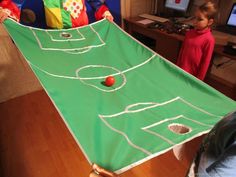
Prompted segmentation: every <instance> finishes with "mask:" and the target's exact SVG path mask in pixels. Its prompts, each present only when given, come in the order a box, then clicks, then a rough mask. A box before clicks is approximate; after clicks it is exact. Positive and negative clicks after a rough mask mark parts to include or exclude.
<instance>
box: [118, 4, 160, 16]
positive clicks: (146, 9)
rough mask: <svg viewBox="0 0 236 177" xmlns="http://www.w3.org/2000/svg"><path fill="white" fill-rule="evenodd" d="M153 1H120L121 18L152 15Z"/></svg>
mask: <svg viewBox="0 0 236 177" xmlns="http://www.w3.org/2000/svg"><path fill="white" fill-rule="evenodd" d="M154 3H155V0H121V14H122V18H126V17H135V16H138V15H139V14H143V13H152V12H153V9H152V8H153V7H154Z"/></svg>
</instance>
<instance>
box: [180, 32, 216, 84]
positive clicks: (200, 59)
mask: <svg viewBox="0 0 236 177" xmlns="http://www.w3.org/2000/svg"><path fill="white" fill-rule="evenodd" d="M214 45H215V39H214V37H213V36H212V34H211V29H205V30H202V31H199V30H195V29H193V30H190V31H189V32H187V33H186V36H185V40H184V42H183V45H182V48H181V50H180V54H179V57H178V60H177V65H178V66H179V67H181V68H182V69H183V70H185V71H186V72H188V73H190V74H192V75H194V76H195V77H197V78H198V79H200V80H204V78H205V76H206V73H207V70H208V67H209V65H210V61H211V57H212V53H213V50H214Z"/></svg>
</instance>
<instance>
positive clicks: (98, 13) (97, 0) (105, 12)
mask: <svg viewBox="0 0 236 177" xmlns="http://www.w3.org/2000/svg"><path fill="white" fill-rule="evenodd" d="M87 2H88V3H89V4H90V5H91V7H92V8H93V9H94V10H95V18H96V20H101V19H103V18H106V19H108V20H109V21H113V16H112V15H111V13H110V11H109V9H108V7H107V6H106V5H105V4H104V1H102V0H87Z"/></svg>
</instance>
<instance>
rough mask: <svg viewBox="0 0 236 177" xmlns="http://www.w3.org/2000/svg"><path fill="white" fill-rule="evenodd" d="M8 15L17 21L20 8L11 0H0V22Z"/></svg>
mask: <svg viewBox="0 0 236 177" xmlns="http://www.w3.org/2000/svg"><path fill="white" fill-rule="evenodd" d="M8 17H10V18H12V19H14V20H16V21H19V20H20V9H18V7H17V5H16V4H15V3H13V2H12V1H11V0H0V23H2V22H3V21H4V20H5V19H6V18H8Z"/></svg>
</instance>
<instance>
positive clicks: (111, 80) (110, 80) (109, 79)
mask: <svg viewBox="0 0 236 177" xmlns="http://www.w3.org/2000/svg"><path fill="white" fill-rule="evenodd" d="M114 83H115V78H114V77H113V76H108V77H107V78H106V80H105V85H106V86H108V87H111V86H112V85H114Z"/></svg>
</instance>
